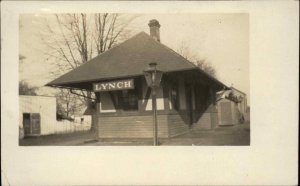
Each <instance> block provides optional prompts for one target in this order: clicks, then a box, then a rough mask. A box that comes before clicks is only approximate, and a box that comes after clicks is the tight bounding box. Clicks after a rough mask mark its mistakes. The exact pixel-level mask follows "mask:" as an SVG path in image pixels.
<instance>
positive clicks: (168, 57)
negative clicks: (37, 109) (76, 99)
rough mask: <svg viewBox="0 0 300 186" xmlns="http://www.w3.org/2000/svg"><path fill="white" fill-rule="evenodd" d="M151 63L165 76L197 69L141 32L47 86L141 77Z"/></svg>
mask: <svg viewBox="0 0 300 186" xmlns="http://www.w3.org/2000/svg"><path fill="white" fill-rule="evenodd" d="M150 62H156V63H157V66H158V68H159V69H160V70H162V71H164V72H173V71H181V70H188V69H195V68H197V67H196V66H195V65H194V64H192V63H191V62H189V61H188V60H186V59H185V58H184V57H182V56H181V55H179V54H177V53H176V52H174V51H173V50H172V49H170V48H168V47H166V46H165V45H163V44H161V43H160V42H157V41H155V40H154V39H153V38H151V37H150V36H149V35H148V34H146V33H145V32H141V33H139V34H137V35H135V36H134V37H132V38H131V39H128V40H127V41H125V42H123V43H121V44H119V45H117V46H115V47H114V48H111V49H110V50H108V51H106V52H104V53H102V54H100V55H98V56H97V57H95V58H93V59H91V60H90V61H88V62H86V63H84V64H82V65H81V66H79V67H78V68H76V69H74V70H71V71H70V72H68V73H66V74H64V75H62V76H60V77H59V78H57V79H55V80H53V81H51V82H50V83H48V84H47V86H63V85H67V84H70V83H79V82H90V81H95V80H104V79H112V78H120V77H128V76H138V75H142V74H143V70H144V69H145V67H146V66H147V65H148V64H149V63H150Z"/></svg>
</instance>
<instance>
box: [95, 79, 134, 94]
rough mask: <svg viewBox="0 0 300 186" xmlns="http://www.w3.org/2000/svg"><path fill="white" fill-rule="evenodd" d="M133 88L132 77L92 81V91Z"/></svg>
mask: <svg viewBox="0 0 300 186" xmlns="http://www.w3.org/2000/svg"><path fill="white" fill-rule="evenodd" d="M126 89H134V81H133V79H127V80H118V81H109V82H102V83H94V84H93V90H94V92H102V91H113V90H126Z"/></svg>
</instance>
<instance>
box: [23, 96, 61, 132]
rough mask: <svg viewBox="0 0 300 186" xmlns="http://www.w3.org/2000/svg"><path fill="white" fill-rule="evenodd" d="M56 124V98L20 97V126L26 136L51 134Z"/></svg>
mask: <svg viewBox="0 0 300 186" xmlns="http://www.w3.org/2000/svg"><path fill="white" fill-rule="evenodd" d="M55 124H56V97H50V96H25V95H20V96H19V126H20V128H23V131H24V136H25V137H26V136H39V135H46V134H51V129H52V128H53V125H55Z"/></svg>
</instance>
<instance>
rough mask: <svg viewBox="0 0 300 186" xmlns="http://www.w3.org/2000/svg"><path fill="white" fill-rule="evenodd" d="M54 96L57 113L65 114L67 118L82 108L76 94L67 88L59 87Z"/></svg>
mask: <svg viewBox="0 0 300 186" xmlns="http://www.w3.org/2000/svg"><path fill="white" fill-rule="evenodd" d="M56 98H57V106H56V108H57V113H58V114H61V115H63V116H66V117H67V118H68V117H70V116H71V115H74V114H76V113H77V112H78V111H79V110H80V109H81V108H82V104H81V103H80V100H78V98H77V96H76V95H74V94H72V93H71V92H70V91H69V90H67V89H59V92H58V93H57V94H56Z"/></svg>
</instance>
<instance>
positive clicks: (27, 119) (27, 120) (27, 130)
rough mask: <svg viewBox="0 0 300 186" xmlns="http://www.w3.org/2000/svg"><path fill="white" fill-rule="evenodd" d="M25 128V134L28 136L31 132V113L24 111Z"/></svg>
mask: <svg viewBox="0 0 300 186" xmlns="http://www.w3.org/2000/svg"><path fill="white" fill-rule="evenodd" d="M23 128H24V136H28V135H30V134H31V127H30V113H23Z"/></svg>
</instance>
